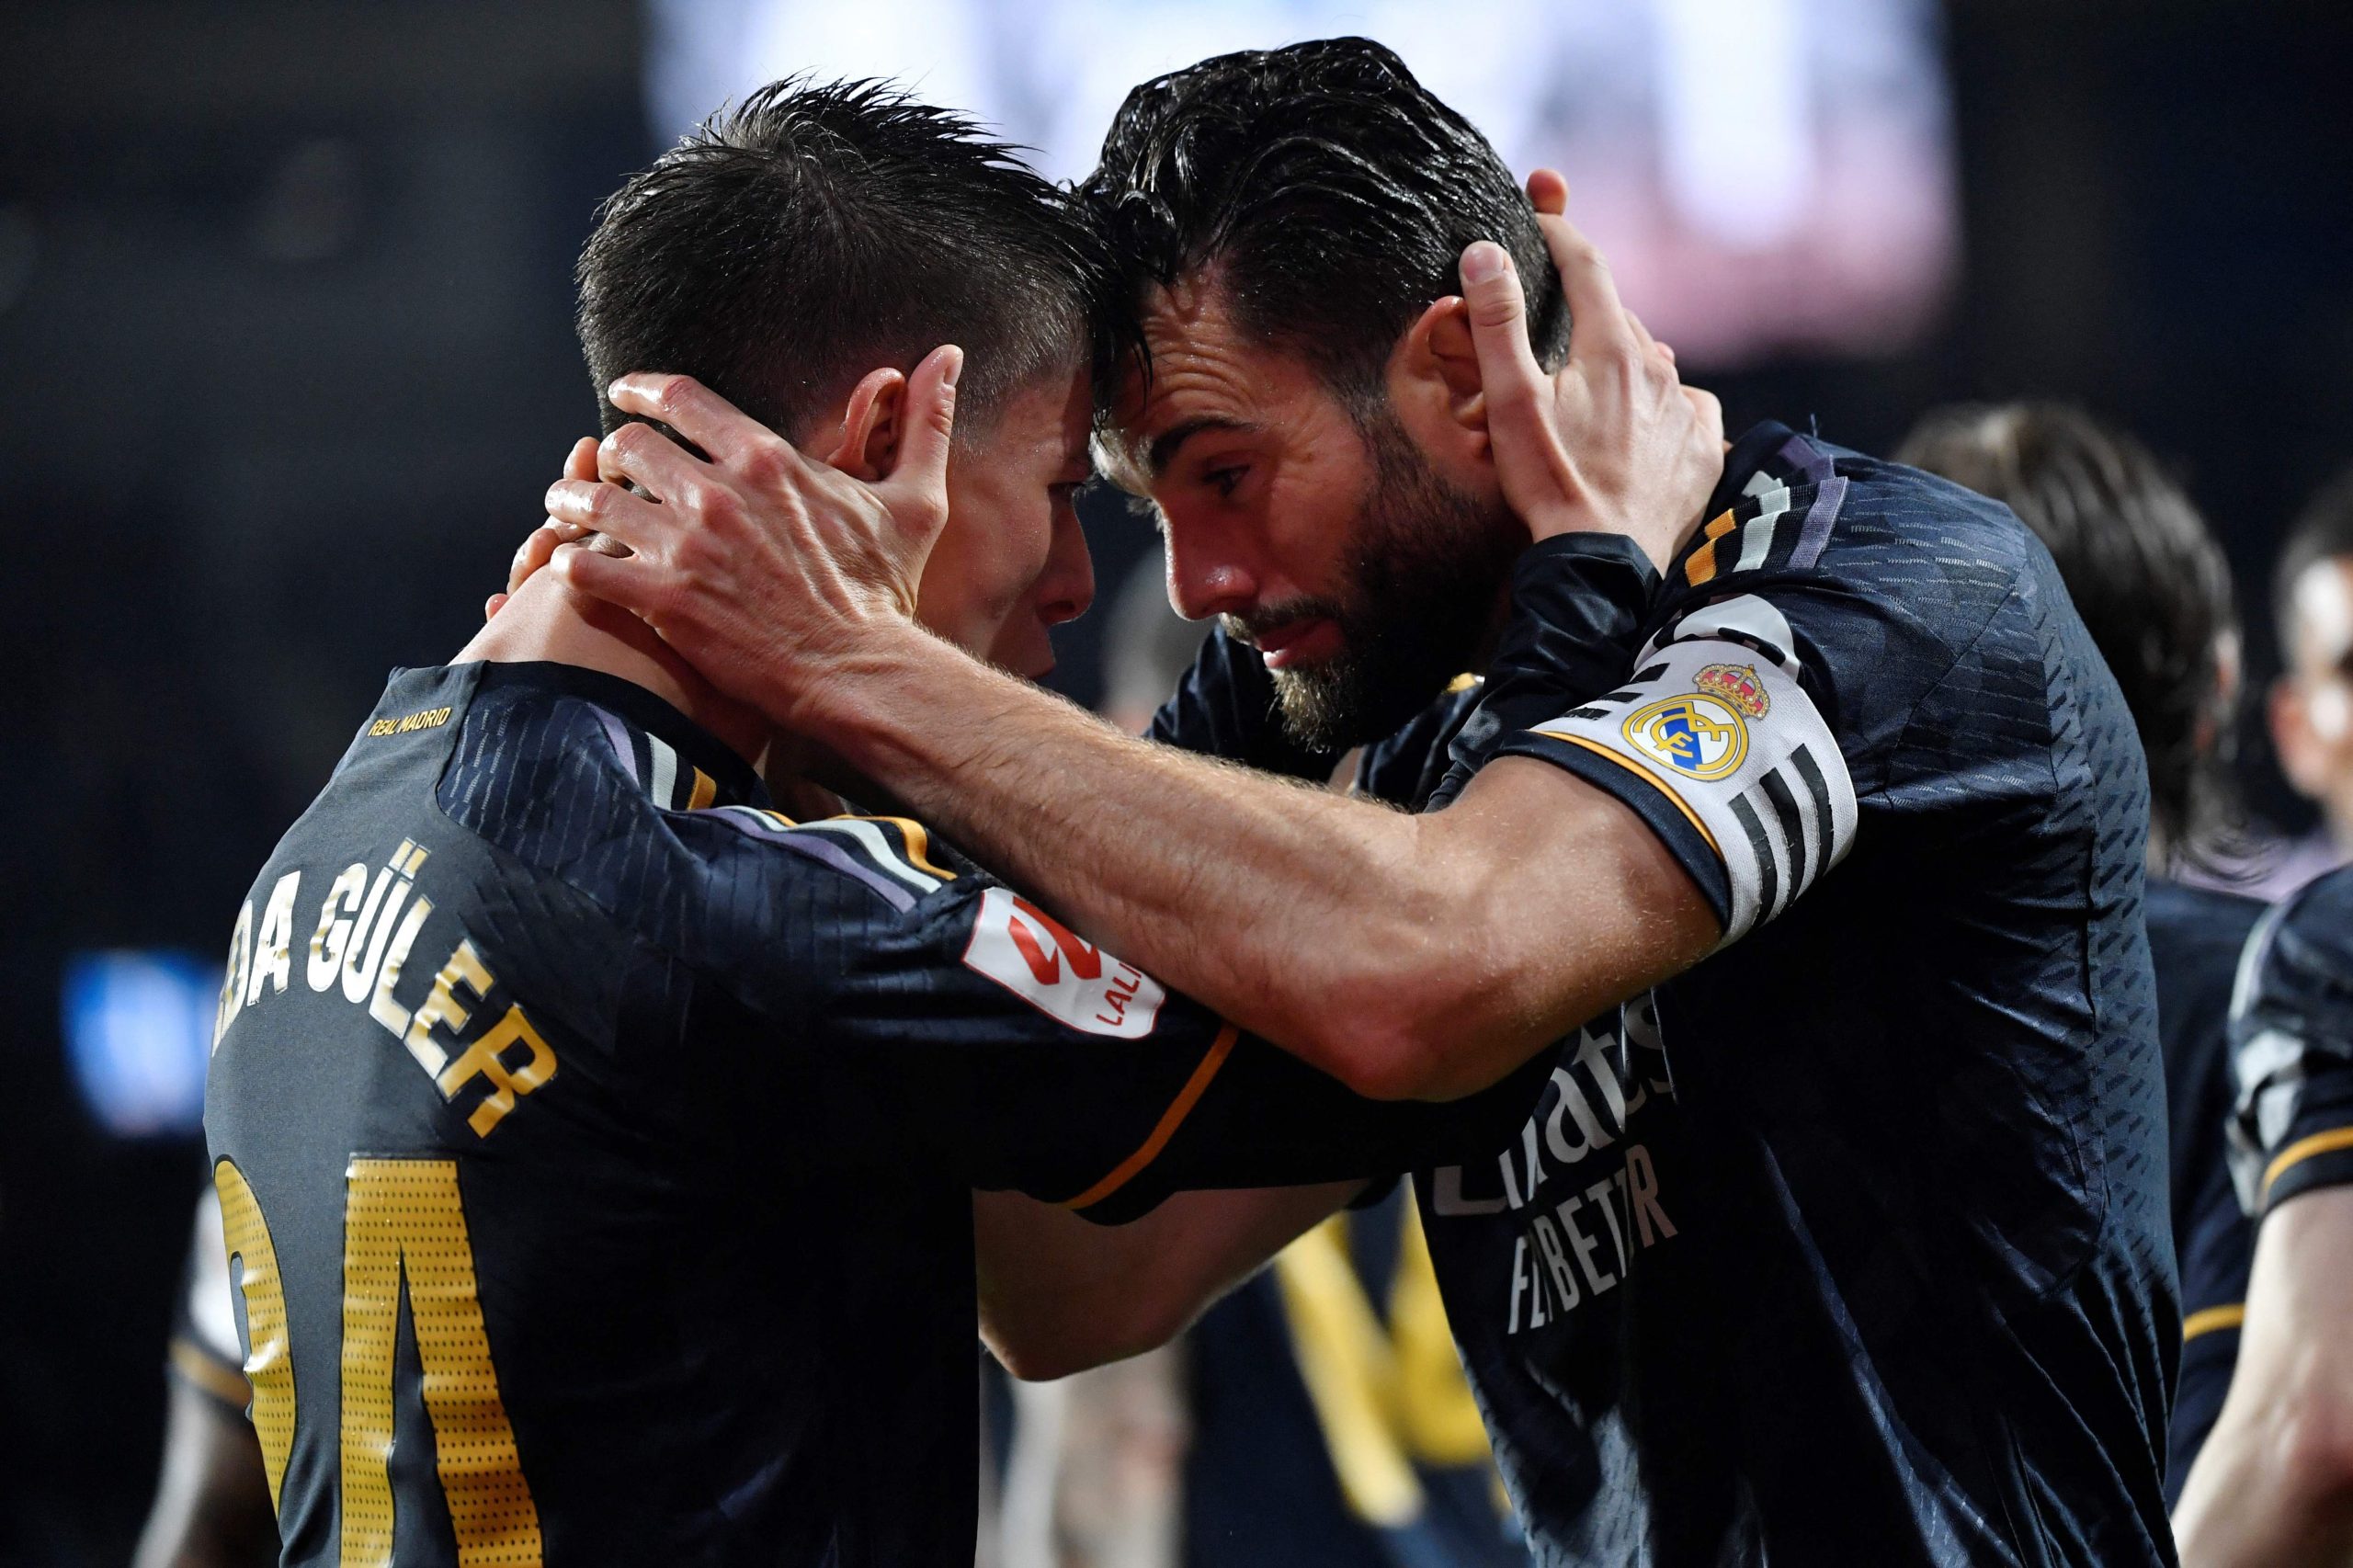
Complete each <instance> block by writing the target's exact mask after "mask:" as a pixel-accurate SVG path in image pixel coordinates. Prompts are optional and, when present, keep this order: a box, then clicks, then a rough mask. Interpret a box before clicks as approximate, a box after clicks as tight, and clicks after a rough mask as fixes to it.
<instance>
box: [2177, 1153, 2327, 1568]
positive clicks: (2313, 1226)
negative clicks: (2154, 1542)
mask: <svg viewBox="0 0 2353 1568" xmlns="http://www.w3.org/2000/svg"><path fill="white" fill-rule="evenodd" d="M2348 1301H2353V1187H2327V1188H2323V1189H2320V1190H2316V1191H2312V1192H2307V1193H2304V1194H2302V1196H2300V1197H2298V1198H2296V1199H2293V1200H2291V1201H2290V1202H2288V1203H2285V1204H2283V1205H2281V1206H2280V1207H2279V1209H2278V1210H2276V1211H2275V1212H2273V1213H2272V1214H2271V1215H2270V1216H2269V1217H2268V1219H2266V1220H2265V1221H2263V1230H2262V1233H2261V1235H2260V1236H2259V1238H2258V1239H2257V1241H2256V1249H2255V1274H2254V1278H2253V1280H2252V1282H2251V1284H2250V1285H2249V1288H2248V1290H2247V1316H2246V1323H2245V1326H2244V1327H2243V1328H2242V1329H2241V1330H2240V1335H2239V1359H2238V1369H2237V1370H2236V1371H2235V1372H2234V1374H2233V1376H2232V1379H2231V1392H2230V1396H2229V1398H2228V1399H2227V1400H2226V1401H2224V1403H2223V1405H2222V1415H2221V1417H2220V1419H2218V1420H2217V1421H2216V1422H2215V1424H2214V1430H2213V1433H2212V1434H2211V1436H2210V1437H2208V1438H2207V1439H2206V1446H2205V1447H2204V1448H2203V1449H2200V1451H2199V1455H2198V1462H2197V1464H2196V1465H2195V1466H2194V1467H2192V1469H2191V1470H2190V1472H2189V1483H2188V1486H2187V1487H2186V1488H2185V1489H2184V1490H2183V1492H2182V1495H2181V1504H2180V1506H2179V1507H2178V1508H2177V1510H2176V1512H2175V1517H2174V1528H2175V1534H2176V1536H2177V1539H2178V1540H2179V1542H2180V1545H2181V1561H2182V1562H2183V1564H2184V1568H2240V1565H2242V1564H2244V1565H2246V1568H2255V1565H2256V1564H2262V1565H2263V1568H2301V1565H2303V1564H2311V1565H2313V1568H2320V1565H2322V1564H2327V1565H2331V1568H2344V1565H2345V1564H2347V1563H2353V1320H2348V1317H2347V1302H2348Z"/></svg>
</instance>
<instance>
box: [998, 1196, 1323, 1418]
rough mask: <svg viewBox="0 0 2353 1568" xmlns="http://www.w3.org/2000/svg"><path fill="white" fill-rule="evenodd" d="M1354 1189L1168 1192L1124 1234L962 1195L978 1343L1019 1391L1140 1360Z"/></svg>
mask: <svg viewBox="0 0 2353 1568" xmlns="http://www.w3.org/2000/svg"><path fill="white" fill-rule="evenodd" d="M1362 1185H1363V1184H1362V1183H1359V1182H1336V1183H1329V1184H1326V1185H1324V1186H1320V1187H1262V1188H1256V1189H1242V1190H1233V1191H1220V1192H1187V1193H1179V1194H1177V1195H1176V1197H1174V1198H1171V1199H1168V1200H1167V1201H1166V1202H1165V1203H1163V1204H1162V1205H1161V1206H1160V1207H1159V1208H1157V1209H1155V1210H1153V1211H1152V1212H1151V1213H1150V1214H1147V1215H1145V1216H1144V1217H1143V1218H1142V1219H1141V1220H1138V1221H1134V1222H1132V1223H1131V1224H1126V1225H1097V1224H1093V1223H1091V1222H1089V1221H1086V1220H1082V1219H1080V1218H1079V1217H1078V1216H1076V1215H1075V1214H1072V1213H1070V1212H1069V1211H1067V1210H1063V1209H1061V1208H1058V1207H1055V1206H1054V1205H1051V1204H1046V1203H1040V1202H1038V1201H1037V1200H1036V1199H1029V1198H1024V1197H1022V1196H1020V1195H1019V1194H1017V1193H1009V1192H979V1193H974V1194H973V1195H972V1229H973V1239H974V1244H975V1248H974V1250H975V1256H976V1257H977V1261H978V1286H979V1295H980V1311H981V1336H982V1338H983V1340H985V1341H986V1342H987V1344H988V1346H989V1348H990V1350H991V1351H992V1352H993V1353H994V1354H995V1356H996V1358H997V1359H998V1360H999V1361H1000V1362H1002V1363H1003V1364H1004V1366H1005V1368H1006V1370H1007V1371H1010V1372H1011V1373H1012V1374H1013V1375H1014V1376H1015V1377H1017V1378H1021V1379H1023V1380H1025V1381H1046V1380H1050V1379H1053V1378H1060V1377H1067V1376H1068V1375H1070V1374H1071V1373H1073V1372H1079V1371H1084V1370H1086V1369H1087V1368H1089V1367H1098V1366H1101V1365H1103V1364H1104V1363H1106V1362H1109V1361H1118V1360H1122V1359H1124V1358H1127V1357H1130V1356H1139V1355H1142V1353H1143V1352H1145V1351H1147V1350H1151V1349H1154V1348H1156V1347H1157V1346H1162V1345H1165V1344H1166V1343H1167V1342H1168V1341H1169V1340H1171V1339H1173V1338H1175V1337H1176V1335H1178V1334H1180V1333H1182V1332H1183V1331H1184V1330H1185V1328H1186V1327H1187V1326H1188V1325H1189V1324H1191V1323H1192V1322H1193V1320H1194V1319H1196V1318H1198V1317H1199V1316H1200V1314H1201V1313H1202V1312H1206V1311H1207V1310H1208V1309H1209V1308H1210V1307H1211V1305H1212V1304H1213V1303H1214V1302H1216V1301H1217V1300H1218V1299H1219V1298H1220V1297H1222V1296H1223V1295H1224V1294H1225V1293H1226V1292H1227V1291H1229V1290H1233V1288H1234V1287H1235V1286H1237V1285H1239V1284H1241V1283H1242V1281H1244V1280H1245V1279H1246V1278H1249V1277H1250V1276H1251V1275H1252V1274H1255V1273H1256V1272H1257V1270H1258V1269H1259V1268H1260V1267H1263V1266H1264V1265H1265V1264H1266V1262H1267V1259H1269V1258H1271V1257H1273V1256H1275V1254H1277V1253H1278V1252H1280V1251H1281V1250H1282V1249H1283V1248H1284V1247H1285V1246H1287V1245H1289V1244H1290V1242H1291V1241H1292V1240H1293V1239H1294V1238H1295V1237H1297V1236H1298V1235H1299V1234H1300V1233H1302V1232H1304V1231H1305V1230H1307V1229H1308V1228H1309V1227H1310V1226H1312V1225H1313V1224H1314V1223H1315V1222H1316V1221H1319V1220H1321V1219H1323V1218H1324V1216H1325V1215H1326V1214H1329V1213H1331V1212H1332V1211H1333V1210H1336V1209H1337V1208H1339V1207H1340V1205H1342V1204H1343V1203H1346V1202H1347V1200H1348V1199H1350V1198H1351V1197H1353V1196H1354V1195H1355V1194H1356V1193H1357V1192H1358V1190H1359V1188H1360V1187H1362Z"/></svg>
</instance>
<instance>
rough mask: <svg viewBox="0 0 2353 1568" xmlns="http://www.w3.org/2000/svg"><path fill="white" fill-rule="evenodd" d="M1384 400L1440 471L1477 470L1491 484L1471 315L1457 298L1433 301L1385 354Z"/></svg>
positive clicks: (1491, 468) (1484, 405) (1483, 400)
mask: <svg viewBox="0 0 2353 1568" xmlns="http://www.w3.org/2000/svg"><path fill="white" fill-rule="evenodd" d="M1387 379H1388V383H1389V401H1390V405H1391V407H1392V408H1393V409H1395V410H1396V413H1397V418H1398V422H1399V423H1400V424H1402V425H1404V426H1405V429H1406V432H1407V433H1408V434H1409V435H1411V436H1412V437H1414V439H1415V441H1417V442H1418V443H1420V445H1421V447H1422V449H1424V450H1425V451H1427V453H1429V455H1430V458H1431V460H1432V461H1434V462H1436V463H1438V465H1439V466H1440V467H1441V468H1446V469H1449V470H1455V469H1459V468H1461V467H1463V466H1467V465H1476V466H1478V467H1480V468H1483V469H1484V470H1486V471H1487V483H1494V478H1493V474H1494V467H1495V464H1494V459H1493V458H1492V456H1491V455H1490V453H1489V451H1488V448H1487V400H1486V397H1485V394H1484V392H1483V388H1482V385H1481V382H1480V380H1479V355H1478V351H1477V349H1476V347H1474V346H1473V345H1472V341H1471V312H1470V307H1469V306H1467V305H1465V304H1464V303H1463V302H1462V301H1461V298H1460V297H1459V296H1456V295H1451V294H1449V295H1448V296H1447V297H1446V298H1445V299H1443V300H1439V301H1435V302H1434V303H1432V304H1431V306H1430V308H1429V309H1427V310H1426V311H1424V312H1422V313H1421V315H1420V316H1419V317H1418V318H1416V319H1415V322H1414V324H1413V325H1411V326H1409V327H1407V328H1406V329H1405V332H1404V335H1403V336H1402V337H1400V338H1399V339H1398V340H1397V347H1395V348H1394V349H1392V351H1391V352H1390V356H1389V369H1388V377H1387Z"/></svg>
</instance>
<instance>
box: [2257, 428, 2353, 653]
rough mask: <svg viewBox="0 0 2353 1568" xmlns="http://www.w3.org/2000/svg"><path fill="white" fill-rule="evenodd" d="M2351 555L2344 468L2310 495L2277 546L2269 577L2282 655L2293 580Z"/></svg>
mask: <svg viewBox="0 0 2353 1568" xmlns="http://www.w3.org/2000/svg"><path fill="white" fill-rule="evenodd" d="M2338 556H2353V469H2347V471H2346V472H2343V473H2340V474H2338V475H2337V476H2336V478H2335V479H2334V480H2332V481H2330V482H2329V483H2328V484H2327V485H2326V486H2325V488H2324V489H2323V490H2322V491H2321V493H2320V494H2317V495H2315V496H2313V499H2312V502H2311V504H2310V505H2308V506H2305V508H2304V510H2303V512H2302V515H2301V516H2300V517H2297V519H2296V523H2295V526H2294V527H2293V528H2290V529H2289V530H2288V539H2287V542H2286V543H2284V544H2282V545H2281V546H2280V547H2279V565H2278V566H2277V567H2276V568H2275V569H2274V571H2273V574H2272V579H2271V603H2272V613H2273V614H2274V615H2276V616H2277V617H2278V618H2279V619H2278V622H2277V624H2278V626H2279V646H2280V649H2281V652H2282V653H2283V655H2292V653H2293V650H2294V643H2293V639H2294V637H2295V636H2296V583H2297V580H2298V579H2299V578H2301V577H2302V576H2303V574H2305V573H2307V572H2309V571H2311V570H2312V569H2313V567H2314V566H2317V565H2318V564H2320V563H2321V562H2324V561H2330V560H2334V559H2336V557H2338Z"/></svg>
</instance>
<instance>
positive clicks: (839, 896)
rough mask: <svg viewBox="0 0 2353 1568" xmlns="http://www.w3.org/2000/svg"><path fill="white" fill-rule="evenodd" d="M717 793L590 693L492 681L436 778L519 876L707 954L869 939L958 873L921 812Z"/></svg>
mask: <svg viewBox="0 0 2353 1568" xmlns="http://www.w3.org/2000/svg"><path fill="white" fill-rule="evenodd" d="M714 794H715V790H714V786H713V783H712V780H711V778H710V775H709V774H707V773H705V772H703V771H702V770H701V769H699V768H697V767H694V765H693V764H692V763H691V762H689V761H688V760H687V759H685V758H683V757H681V756H679V755H678V754H677V752H676V751H675V750H674V749H673V748H672V747H670V746H669V745H668V744H666V743H665V742H663V741H662V740H661V739H659V738H658V737H657V736H655V735H654V734H652V733H648V732H646V731H643V730H642V729H640V728H638V727H636V726H634V725H632V724H629V723H626V722H622V721H621V719H620V717H618V716H617V715H616V714H615V713H614V712H612V711H611V710H608V709H607V708H605V707H603V706H600V705H599V704H598V703H597V702H595V701H592V700H589V699H585V698H580V697H574V696H570V695H553V696H550V695H545V694H516V693H502V692H497V691H488V692H485V693H484V694H483V699H479V700H477V701H476V702H475V703H474V704H473V706H472V710H470V711H469V712H468V713H467V714H466V715H465V718H464V721H463V729H462V730H461V732H460V734H459V736H458V739H457V743H456V745H455V748H454V750H453V753H452V756H451V757H450V762H449V767H448V768H447V769H446V770H445V772H444V774H443V776H442V779H441V783H440V787H439V801H440V805H441V808H442V810H443V811H444V812H446V813H448V814H449V817H450V818H451V819H452V820H454V821H456V822H457V823H458V824H460V825H461V826H463V827H465V828H467V829H468V830H470V831H471V832H472V833H473V834H474V835H476V836H477V837H479V838H481V839H482V840H483V841H484V842H485V843H487V844H489V845H490V846H492V847H493V848H494V849H495V850H497V851H499V852H500V853H501V854H502V855H503V856H504V857H506V859H507V861H508V862H509V863H510V865H511V866H512V867H513V868H514V869H517V870H518V871H519V872H521V873H522V874H523V875H524V876H525V877H527V878H529V879H532V880H535V881H538V882H540V883H541V884H557V885H561V886H562V887H563V888H565V889H567V890H569V891H570V892H573V893H576V894H578V895H580V896H582V897H585V899H587V900H588V901H590V902H591V903H594V904H595V905H596V906H597V909H598V910H599V911H601V912H602V914H603V915H604V916H605V918H607V919H608V920H609V921H610V922H611V923H612V924H613V925H614V926H617V927H619V928H620V929H621V930H622V931H625V932H626V933H628V934H629V935H631V937H635V938H636V939H638V940H639V941H641V942H642V943H644V944H646V945H647V946H649V947H652V948H654V949H657V950H660V951H662V952H665V953H666V954H668V955H670V956H671V957H673V958H676V959H678V960H681V961H684V962H686V963H688V964H689V965H691V966H695V967H698V968H707V969H715V970H720V971H725V970H730V969H734V968H739V967H743V966H746V965H767V964H770V963H771V962H772V960H774V959H775V958H776V957H779V956H782V955H787V954H790V953H791V952H793V951H794V950H796V949H813V948H817V947H823V946H826V945H829V944H834V943H838V942H840V941H843V940H858V939H861V938H865V937H872V936H874V935H876V934H877V933H878V931H879V929H880V927H881V926H886V925H888V924H890V923H892V922H893V921H895V920H896V919H898V918H899V917H900V916H903V915H905V914H906V912H907V911H909V910H910V909H911V908H912V907H913V906H914V905H915V903H916V902H917V901H918V900H920V899H922V898H923V897H925V896H926V894H929V893H931V892H936V891H938V889H939V888H941V887H942V886H944V885H945V884H947V883H949V882H950V881H954V880H955V876H956V872H955V871H954V870H952V869H949V867H948V866H947V865H944V864H943V863H942V861H943V859H944V858H945V853H944V851H941V850H940V849H939V848H938V846H936V845H934V844H933V842H932V841H931V837H930V835H928V834H927V833H926V831H925V829H924V828H923V827H922V826H921V825H920V824H916V823H915V822H912V821H909V820H906V819H903V818H865V817H847V816H845V817H836V818H829V819H825V820H823V821H818V822H808V823H801V822H795V821H793V820H791V819H790V818H788V817H786V816H784V815H783V814H782V813H780V812H776V811H773V810H770V809H768V808H767V807H766V806H765V805H762V804H745V803H738V804H720V803H716V802H715V800H714Z"/></svg>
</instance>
